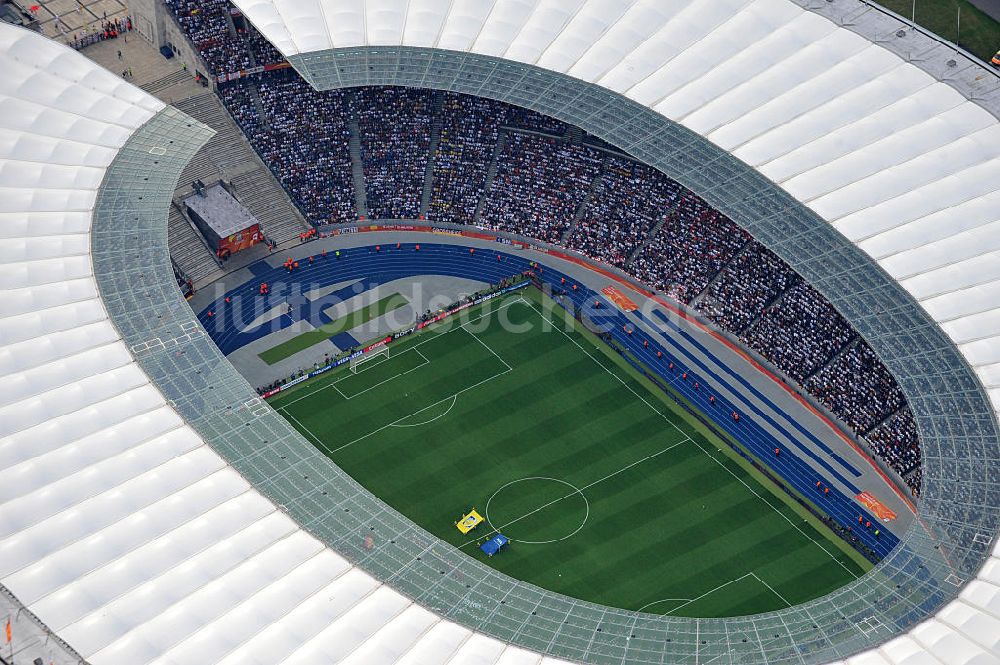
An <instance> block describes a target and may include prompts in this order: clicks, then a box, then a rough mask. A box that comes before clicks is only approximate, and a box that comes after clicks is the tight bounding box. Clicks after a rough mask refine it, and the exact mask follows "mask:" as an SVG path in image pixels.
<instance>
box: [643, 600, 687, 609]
mask: <svg viewBox="0 0 1000 665" xmlns="http://www.w3.org/2000/svg"><path fill="white" fill-rule="evenodd" d="M668 600H683V601H686V602H689V603H690V602H691V600H692V599H691V598H660V599H659V600H654V601H653V602H651V603H646V604H645V605H643V606H642V607H640V608H639V609H637V610H636V612H642V611H643V610H644V609H646V608H647V607H649V606H651V605H659V604H660V603H665V602H667V601H668Z"/></svg>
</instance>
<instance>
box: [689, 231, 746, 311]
mask: <svg viewBox="0 0 1000 665" xmlns="http://www.w3.org/2000/svg"><path fill="white" fill-rule="evenodd" d="M751 242H753V241H752V240H747V241H746V242H745V243H743V246H742V247H740V248H739V249H738V250H736V251H735V252H734V253H733V255H732V256H731V257H729V260H728V261H726V262H725V263H723V264H722V267H721V268H719V272H717V273H715V274H714V275H712V279H710V280H708V283H707V284H705V288H703V289H702V290H701V291H700V292H699V293H698V295H696V296H695V297H694V298H692V299H691V302H690V303H688V307H690V308H691V309H695V308H696V307H697V306H698V305H699V304H700V303H701V301H702V300H704V298H705V295H706V294H708V293H711V291H712V286H714V285H715V283H716V282H718V281H719V280H720V279H722V275H723V274H725V272H726V269H727V268H728V267H729V266H731V265H732V264H733V263H734V262H735V261H736V259H738V258H739V257H740V256H741V255H742V254H743V252H745V251H747V249H748V248H749V247H750V243H751Z"/></svg>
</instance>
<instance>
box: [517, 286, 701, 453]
mask: <svg viewBox="0 0 1000 665" xmlns="http://www.w3.org/2000/svg"><path fill="white" fill-rule="evenodd" d="M528 306H529V307H531V308H532V309H533V310H535V311H536V312H538V315H539V316H540V317H542V319H543V320H545V321H548V322H549V324H551V325H552V328H553V329H555V330H558V331H559V332H560V333H562V335H563V336H564V337H566V339H568V340H569V341H570V342H572V343H573V345H574V346H576V347H577V348H578V349H580V350H581V351H583V352H584V354H586V355H587V357H588V358H590V359H591V360H593V361H594V362H595V363H596V364H597V366H598V367H600V368H601V369H603V370H604V371H605V372H607V373H608V374H610V375H611V376H612V377H614V379H615V381H617V382H618V383H620V384H622V385H623V386H624V387H625V389H626V390H628V391H629V392H630V393H632V394H633V395H635V397H636V399H638V400H639V401H640V402H642V403H643V404H645V405H646V406H648V407H649V408H650V409H651V410H652V411H653V413H655V414H656V415H658V416H660V417H661V418H663V419H664V420H666V421H667V422H668V423H670V426H671V427H673V428H674V429H675V430H677V432H678V433H679V434H680V435H681V436H682V437H684V438H683V439H681V443H684V442H685V441H691V437H689V436H688V435H687V434H685V433H684V430H682V429H681V428H680V427H678V426H677V423H675V422H674V421H673V420H671V419H670V418H668V417H667V415H666V414H665V413H663V412H662V411H660V410H659V409H657V408H656V407H654V406H653V405H652V404H650V403H649V402H648V401H646V398H644V397H643V396H642V395H640V394H639V393H637V392H636V391H635V390H633V389H632V386H630V385H628V383H626V382H625V380H624V379H622V378H621V377H620V376H618V375H617V374H615V373H614V372H612V371H611V370H610V369H608V368H607V366H606V365H605V364H604V363H602V362H601V361H600V360H598V359H597V358H596V357H595V356H594V355H593V354H591V353H590V351H588V350H587V349H585V348H583V346H582V345H581V344H580V343H579V342H577V341H576V340H575V339H573V338H572V337H570V336H569V335H568V334H567V333H566V331H565V330H562V329H561V328H560V327H559V325H558V324H556V322H554V321H552V319H548V318H546V316H545V315H544V314H543V313H542V312H541V310H539V309H538V308H537V307H535V306H534V305H533V304H531V303H528Z"/></svg>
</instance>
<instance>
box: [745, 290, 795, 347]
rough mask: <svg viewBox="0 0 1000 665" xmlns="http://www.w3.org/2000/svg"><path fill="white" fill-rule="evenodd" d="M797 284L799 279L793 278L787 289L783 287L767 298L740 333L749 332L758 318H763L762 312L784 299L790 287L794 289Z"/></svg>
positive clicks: (757, 321) (758, 320)
mask: <svg viewBox="0 0 1000 665" xmlns="http://www.w3.org/2000/svg"><path fill="white" fill-rule="evenodd" d="M798 285H799V280H798V279H795V280H793V281H792V284H791V285H790V286H789V287H788V288H787V289H785V290H784V291H782V292H780V293H779V294H778V295H776V296H775V297H774V298H771V300H769V301H768V302H767V304H765V305H764V306H763V307H762V308H761V309H760V311H759V312H757V314H756V316H754V317H753V319H752V320H751V321H750V323H749V324H747V327H746V328H744V329H743V330H741V331H740V334H741V335H742V334H744V333H746V332H749V331H750V329H751V328H753V327H754V326H755V325H757V324H758V323H759V322H760V320H761V319H763V318H764V312H766V311H767V310H769V309H771V308H772V307H774V306H775V305H777V304H779V303H780V302H781V301H782V300H784V299H785V296H787V295H788V292H789V291H791V290H792V289H794V288H795V287H796V286H798Z"/></svg>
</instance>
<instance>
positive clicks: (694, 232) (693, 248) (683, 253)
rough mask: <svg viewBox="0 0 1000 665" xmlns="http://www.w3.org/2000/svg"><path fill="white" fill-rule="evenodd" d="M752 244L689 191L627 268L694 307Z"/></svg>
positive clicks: (733, 226)
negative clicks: (744, 247) (700, 294)
mask: <svg viewBox="0 0 1000 665" xmlns="http://www.w3.org/2000/svg"><path fill="white" fill-rule="evenodd" d="M749 241H750V236H749V235H748V234H747V233H746V232H745V231H744V230H743V229H741V228H740V227H738V226H736V224H734V223H733V222H732V221H730V220H729V218H727V217H726V216H725V215H722V214H721V213H718V212H716V211H715V210H712V209H711V208H710V207H709V206H708V204H707V203H705V202H704V201H703V200H701V199H700V198H698V197H697V196H695V195H694V194H692V193H691V192H686V191H685V193H683V194H682V195H681V196H680V197H679V198H678V199H677V202H676V203H675V204H674V205H673V206H672V207H671V210H670V213H669V214H668V216H667V219H666V221H665V222H664V223H663V226H662V228H661V229H660V231H659V232H658V233H657V234H656V235H655V236H654V237H653V238H652V239H651V240H650V241H649V242H648V243H647V244H646V246H645V247H643V249H642V251H641V252H640V253H639V255H638V256H637V257H636V259H635V260H634V261H633V262H632V264H631V266H629V270H630V272H631V273H632V274H633V275H635V276H636V277H637V278H638V279H640V280H641V281H643V282H645V283H647V284H650V285H651V286H653V287H655V288H656V289H658V290H660V291H662V292H663V293H666V294H667V295H668V296H670V297H671V298H673V299H674V300H677V301H678V302H682V303H684V304H690V303H691V301H692V300H693V299H694V298H695V297H696V296H697V295H698V294H699V293H701V292H702V291H704V290H705V288H706V287H707V286H708V284H709V282H711V280H712V278H713V277H714V276H715V275H717V274H718V273H719V271H720V270H722V269H723V267H724V266H725V265H726V264H727V263H728V262H729V261H731V260H732V258H733V256H735V255H736V253H737V252H739V251H740V249H741V248H742V247H743V246H744V245H746V244H747V242H749Z"/></svg>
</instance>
